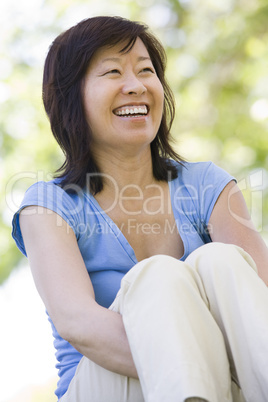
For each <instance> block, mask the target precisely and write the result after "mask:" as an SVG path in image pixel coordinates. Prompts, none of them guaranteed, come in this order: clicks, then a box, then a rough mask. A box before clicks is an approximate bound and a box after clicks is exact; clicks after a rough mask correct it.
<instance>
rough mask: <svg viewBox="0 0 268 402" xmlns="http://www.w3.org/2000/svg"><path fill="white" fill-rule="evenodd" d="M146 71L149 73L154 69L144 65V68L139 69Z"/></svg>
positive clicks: (142, 71)
mask: <svg viewBox="0 0 268 402" xmlns="http://www.w3.org/2000/svg"><path fill="white" fill-rule="evenodd" d="M147 72H149V73H154V70H153V68H152V67H145V68H143V69H142V70H141V73H147Z"/></svg>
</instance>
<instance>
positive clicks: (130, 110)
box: [115, 105, 148, 116]
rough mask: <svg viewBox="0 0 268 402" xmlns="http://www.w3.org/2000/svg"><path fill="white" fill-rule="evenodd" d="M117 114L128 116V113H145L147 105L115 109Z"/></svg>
mask: <svg viewBox="0 0 268 402" xmlns="http://www.w3.org/2000/svg"><path fill="white" fill-rule="evenodd" d="M115 113H116V114H117V115H118V116H128V115H130V114H147V113H148V111H147V106H145V105H144V106H139V107H134V106H133V107H131V106H129V107H127V108H126V109H121V110H117V111H116V112H115Z"/></svg>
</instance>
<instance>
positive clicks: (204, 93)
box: [0, 0, 268, 283]
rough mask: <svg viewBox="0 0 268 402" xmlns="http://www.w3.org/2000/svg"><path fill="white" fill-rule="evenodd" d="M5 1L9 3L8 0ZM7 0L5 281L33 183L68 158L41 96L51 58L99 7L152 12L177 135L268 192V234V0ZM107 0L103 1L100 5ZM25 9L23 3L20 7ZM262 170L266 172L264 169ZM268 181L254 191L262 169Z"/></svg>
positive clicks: (1, 171) (16, 256)
mask: <svg viewBox="0 0 268 402" xmlns="http://www.w3.org/2000/svg"><path fill="white" fill-rule="evenodd" d="M3 3H4V2H3ZM3 3H2V5H1V9H0V15H2V17H1V18H2V19H1V28H0V30H1V32H0V35H1V39H2V47H1V48H0V57H1V59H0V80H1V81H0V143H1V150H0V160H1V167H0V177H1V184H0V186H1V187H0V190H1V191H0V194H1V196H0V207H1V216H0V225H1V233H0V283H1V282H3V281H4V280H5V278H7V277H8V275H9V273H10V272H11V271H12V270H13V269H14V268H15V267H16V266H17V265H18V263H19V261H20V259H21V254H20V252H19V251H18V250H17V248H16V246H15V244H14V241H13V240H12V238H11V236H10V231H11V229H10V228H11V218H12V215H13V213H14V212H15V210H16V209H17V207H18V205H19V203H20V201H21V199H22V196H23V193H24V191H25V190H26V188H27V187H28V186H29V185H30V184H31V183H33V182H35V181H36V180H38V179H39V180H40V179H45V180H46V179H48V178H49V177H50V175H51V173H53V172H54V171H55V170H56V169H57V168H58V167H59V166H60V165H61V163H62V161H63V158H62V155H61V153H60V151H59V150H58V147H57V146H56V144H55V141H54V140H53V138H52V135H51V134H50V129H49V123H48V120H47V118H46V116H45V113H44V111H43V107H42V102H41V81H42V66H43V63H44V59H45V55H46V52H47V49H48V47H49V44H50V43H51V41H52V40H53V39H54V37H55V36H56V35H57V34H58V33H60V32H61V31H62V30H63V29H66V28H68V27H69V26H71V25H73V24H74V23H76V22H78V21H79V20H81V19H83V18H86V17H89V16H93V15H99V14H109V15H122V16H125V17H127V18H131V19H135V20H142V21H144V22H146V23H148V25H149V26H150V27H151V29H152V30H153V31H154V32H155V33H156V34H157V35H158V37H159V38H160V40H161V41H162V42H163V44H164V46H165V48H166V49H167V54H168V69H167V75H168V79H169V81H170V83H171V86H172V89H173V90H174V93H175V97H176V101H177V118H176V121H175V123H174V127H173V136H174V138H175V141H176V147H177V149H178V151H179V153H180V154H182V155H184V156H185V157H186V158H187V159H189V160H208V159H209V160H213V161H214V162H215V163H217V164H219V165H220V166H222V167H224V168H226V169H227V170H228V171H229V172H230V173H232V174H234V175H236V177H237V178H238V179H239V180H241V181H243V180H244V179H245V181H246V189H247V190H248V191H249V197H248V198H247V199H248V203H249V207H250V208H251V203H252V200H251V196H250V194H251V193H252V192H251V190H254V191H255V192H256V191H259V192H261V193H262V195H263V199H264V203H263V206H261V203H260V204H259V213H258V216H259V218H258V222H257V225H258V226H259V229H261V228H262V234H263V236H264V237H265V236H266V235H267V230H268V229H267V226H268V223H267V219H266V218H265V216H267V211H268V200H267V198H268V197H267V193H266V190H265V188H266V187H267V186H266V180H267V178H266V177H267V173H266V171H267V168H268V158H267V152H268V138H267V129H268V100H267V99H268V77H267V67H268V47H267V43H268V31H267V19H268V6H267V2H266V0H219V1H213V0H180V1H179V0H162V1H161V0H159V1H157V0H147V1H141V0H139V1H132V0H125V1H124V0H118V1H115V0H112V1H108V0H101V1H100V2H95V1H93V0H87V1H85V0H76V1H74V0H73V1H67V2H66V1H63V0H53V1H52V0H46V1H43V2H42V1H41V0H40V1H31V0H26V1H25V2H22V3H18V2H17V3H16V7H14V5H13V4H12V3H13V1H9V2H5V3H6V4H3ZM96 3H98V4H96ZM14 10H15V11H14ZM261 169H262V170H261ZM255 171H260V172H262V176H261V177H262V183H259V184H258V186H257V187H254V188H253V189H250V186H249V179H250V177H251V174H252V172H255Z"/></svg>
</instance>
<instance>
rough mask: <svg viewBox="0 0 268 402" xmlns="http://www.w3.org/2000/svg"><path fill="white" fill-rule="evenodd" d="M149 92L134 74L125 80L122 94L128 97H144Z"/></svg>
mask: <svg viewBox="0 0 268 402" xmlns="http://www.w3.org/2000/svg"><path fill="white" fill-rule="evenodd" d="M146 91H147V88H146V86H145V85H144V84H143V82H142V81H141V80H140V79H139V78H138V77H137V76H135V75H134V74H133V75H128V76H127V77H126V79H125V82H124V85H123V88H122V92H123V93H124V94H126V95H142V94H143V93H144V92H146Z"/></svg>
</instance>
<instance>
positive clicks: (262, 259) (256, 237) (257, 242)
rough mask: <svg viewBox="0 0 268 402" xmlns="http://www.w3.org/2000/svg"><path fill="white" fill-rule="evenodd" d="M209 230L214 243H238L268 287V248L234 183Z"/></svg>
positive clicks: (215, 211) (221, 199) (217, 207)
mask: <svg viewBox="0 0 268 402" xmlns="http://www.w3.org/2000/svg"><path fill="white" fill-rule="evenodd" d="M209 231H210V236H211V238H212V241H218V242H223V243H231V244H236V245H237V246H240V247H242V248H243V249H244V250H245V251H247V252H248V253H249V254H250V255H251V257H252V258H253V260H254V261H255V263H256V265H257V268H258V273H259V276H260V277H261V278H262V279H263V281H264V282H265V283H266V285H267V286H268V248H267V246H266V244H265V242H264V241H263V239H262V237H261V235H260V234H259V233H258V232H257V230H256V228H255V227H254V224H253V222H252V221H251V218H250V215H249V212H248V209H247V206H246V203H245V200H244V197H243V195H242V193H241V191H240V190H239V188H238V186H237V184H236V183H235V182H234V181H232V182H230V183H229V184H228V185H227V186H226V187H225V188H224V190H223V191H222V193H221V194H220V196H219V198H218V201H217V202H216V204H215V206H214V209H213V211H212V214H211V217H210V220H209Z"/></svg>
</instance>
